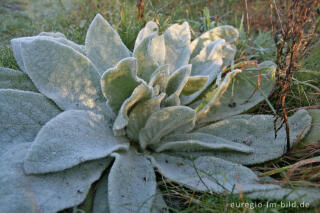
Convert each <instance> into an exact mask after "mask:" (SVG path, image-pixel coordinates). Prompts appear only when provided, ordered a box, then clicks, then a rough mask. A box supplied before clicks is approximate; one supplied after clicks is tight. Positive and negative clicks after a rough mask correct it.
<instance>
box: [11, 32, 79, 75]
mask: <svg viewBox="0 0 320 213" xmlns="http://www.w3.org/2000/svg"><path fill="white" fill-rule="evenodd" d="M40 36H41V37H40ZM39 37H40V38H46V39H51V40H53V41H55V42H58V43H60V44H63V45H66V46H68V47H71V48H73V49H74V50H76V51H78V52H79V53H81V54H84V50H83V47H82V46H81V45H78V44H76V43H74V42H72V41H70V40H67V39H66V37H65V36H64V35H63V34H62V33H45V32H42V33H40V34H39V35H38V36H33V37H21V38H15V39H12V40H11V47H12V50H13V55H14V57H15V59H16V61H17V63H18V65H19V67H20V69H21V70H22V71H23V72H26V70H25V65H24V62H23V57H22V50H21V43H23V42H27V41H32V40H35V39H38V38H39Z"/></svg>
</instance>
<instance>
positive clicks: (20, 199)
mask: <svg viewBox="0 0 320 213" xmlns="http://www.w3.org/2000/svg"><path fill="white" fill-rule="evenodd" d="M29 146H30V144H29V143H24V144H17V145H16V146H15V147H13V148H12V149H10V150H9V151H8V152H6V153H5V154H4V155H3V156H2V157H1V160H0V169H1V173H0V197H1V199H0V212H41V213H53V212H58V211H60V210H63V209H66V208H70V207H73V206H76V205H79V204H80V203H82V202H83V201H84V200H85V198H86V195H87V193H88V191H89V189H90V186H91V184H92V183H93V182H95V181H96V180H98V179H99V178H100V176H101V174H102V172H103V170H105V168H106V167H107V166H108V165H109V164H110V163H111V159H102V160H95V161H90V162H87V163H83V164H81V165H79V166H76V167H73V168H71V169H67V170H64V171H61V172H56V173H48V174H44V175H25V174H24V171H23V167H22V165H23V160H24V157H25V155H26V153H27V151H28V149H29Z"/></svg>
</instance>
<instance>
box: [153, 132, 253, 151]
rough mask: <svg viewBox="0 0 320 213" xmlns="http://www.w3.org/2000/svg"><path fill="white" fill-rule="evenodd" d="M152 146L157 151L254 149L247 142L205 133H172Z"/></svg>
mask: <svg viewBox="0 0 320 213" xmlns="http://www.w3.org/2000/svg"><path fill="white" fill-rule="evenodd" d="M152 148H153V149H155V151H156V152H163V151H180V152H190V151H203V150H207V151H209V150H219V151H235V152H242V153H251V152H252V151H253V149H252V148H251V147H249V146H247V145H245V144H239V143H235V142H232V141H228V140H226V139H224V138H220V137H216V136H214V135H210V134H205V133H184V134H172V135H169V136H167V137H165V138H163V140H161V142H160V143H158V144H155V145H154V146H152Z"/></svg>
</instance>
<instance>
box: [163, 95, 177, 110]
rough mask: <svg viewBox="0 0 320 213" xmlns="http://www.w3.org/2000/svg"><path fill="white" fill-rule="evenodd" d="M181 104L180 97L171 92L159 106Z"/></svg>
mask: <svg viewBox="0 0 320 213" xmlns="http://www.w3.org/2000/svg"><path fill="white" fill-rule="evenodd" d="M180 104H181V102H180V98H179V96H178V95H177V94H176V93H173V94H172V95H170V96H169V97H167V98H166V99H164V101H163V102H162V103H161V107H170V106H179V105H180Z"/></svg>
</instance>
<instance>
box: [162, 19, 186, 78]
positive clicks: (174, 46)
mask: <svg viewBox="0 0 320 213" xmlns="http://www.w3.org/2000/svg"><path fill="white" fill-rule="evenodd" d="M163 35H164V41H165V50H166V53H165V64H168V65H169V71H170V73H173V72H175V71H176V70H177V69H179V68H180V67H182V66H184V65H186V64H188V61H189V59H190V40H191V33H190V27H189V24H188V22H184V23H183V24H181V25H179V24H173V25H171V26H170V27H169V28H168V29H167V30H166V31H165V32H164V34H163Z"/></svg>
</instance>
